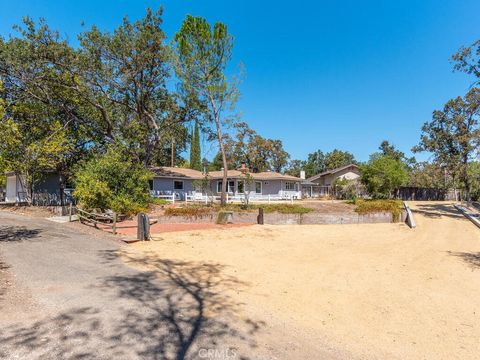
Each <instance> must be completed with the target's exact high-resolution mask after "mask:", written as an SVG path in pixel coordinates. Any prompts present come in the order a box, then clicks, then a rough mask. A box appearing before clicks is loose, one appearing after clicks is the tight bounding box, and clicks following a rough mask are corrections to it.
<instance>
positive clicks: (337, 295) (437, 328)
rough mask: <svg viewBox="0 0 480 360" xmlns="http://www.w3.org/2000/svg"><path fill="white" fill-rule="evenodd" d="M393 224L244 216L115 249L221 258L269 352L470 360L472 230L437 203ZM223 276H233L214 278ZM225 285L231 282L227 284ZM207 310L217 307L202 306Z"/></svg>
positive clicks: (142, 263) (477, 329)
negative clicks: (257, 220) (259, 221)
mask: <svg viewBox="0 0 480 360" xmlns="http://www.w3.org/2000/svg"><path fill="white" fill-rule="evenodd" d="M410 205H411V207H412V209H413V210H414V214H415V219H416V222H417V225H418V226H417V228H416V229H409V228H408V227H407V226H406V225H404V224H362V225H282V226H278V225H277V226H259V225H254V226H249V227H242V228H228V229H222V230H221V229H214V230H203V231H190V232H179V233H166V234H162V237H161V239H160V241H154V242H143V243H137V244H135V245H132V246H130V247H128V249H127V250H125V253H124V254H123V256H124V260H125V262H126V263H127V264H129V265H130V266H132V267H135V268H142V269H143V270H145V269H148V270H152V271H155V268H152V267H151V266H150V264H151V261H149V259H150V260H151V259H170V260H173V261H185V262H188V261H194V262H200V263H204V264H205V267H206V268H208V266H210V265H212V264H214V265H216V266H217V268H218V266H221V269H222V270H221V272H219V273H216V274H215V276H216V277H217V278H218V279H219V283H220V284H222V286H223V289H222V291H223V294H225V295H228V297H229V298H231V299H233V300H235V302H236V303H238V304H242V305H241V306H239V307H238V308H237V309H236V310H235V314H234V315H235V316H236V317H237V318H238V319H242V318H249V319H256V320H257V321H258V323H259V324H263V325H262V326H261V328H260V329H258V331H257V332H256V335H255V336H256V341H257V343H259V344H262V346H264V347H265V348H268V349H269V353H270V354H274V355H275V358H278V359H290V358H296V359H307V358H309V359H312V358H322V359H323V358H333V359H344V358H354V359H355V358H361V359H363V358H368V359H386V358H389V359H477V358H478V356H479V354H480V342H479V339H480V230H479V229H478V228H476V227H475V226H474V225H473V224H472V223H470V222H469V221H468V220H466V219H465V218H463V216H461V215H460V214H459V213H458V212H457V211H456V210H455V209H454V208H453V206H452V205H451V204H449V203H440V202H438V203H432V202H429V203H413V202H412V203H410ZM224 278H225V279H226V278H228V279H232V278H235V279H236V281H235V282H231V281H222V279H224ZM232 284H234V285H232ZM206 307H207V309H206V315H205V316H210V317H215V316H219V312H221V309H218V308H216V309H214V308H211V309H209V308H208V304H206Z"/></svg>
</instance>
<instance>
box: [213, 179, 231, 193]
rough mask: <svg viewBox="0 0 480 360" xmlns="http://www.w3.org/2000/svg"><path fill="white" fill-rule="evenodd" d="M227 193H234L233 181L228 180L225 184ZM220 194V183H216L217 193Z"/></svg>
mask: <svg viewBox="0 0 480 360" xmlns="http://www.w3.org/2000/svg"><path fill="white" fill-rule="evenodd" d="M227 184H228V186H227V192H228V193H230V194H233V193H234V192H235V181H233V180H229V181H228V182H227ZM221 192H222V181H219V182H217V193H221Z"/></svg>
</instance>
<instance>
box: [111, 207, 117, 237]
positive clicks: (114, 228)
mask: <svg viewBox="0 0 480 360" xmlns="http://www.w3.org/2000/svg"><path fill="white" fill-rule="evenodd" d="M112 232H113V235H117V213H116V212H114V213H113V225H112Z"/></svg>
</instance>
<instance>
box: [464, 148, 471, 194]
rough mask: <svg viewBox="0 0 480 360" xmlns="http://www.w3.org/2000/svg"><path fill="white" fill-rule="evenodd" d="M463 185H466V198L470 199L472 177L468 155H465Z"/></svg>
mask: <svg viewBox="0 0 480 360" xmlns="http://www.w3.org/2000/svg"><path fill="white" fill-rule="evenodd" d="M462 177H463V179H462V180H463V185H464V186H465V200H466V201H470V179H469V178H468V157H467V156H464V157H463V169H462Z"/></svg>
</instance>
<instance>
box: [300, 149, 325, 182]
mask: <svg viewBox="0 0 480 360" xmlns="http://www.w3.org/2000/svg"><path fill="white" fill-rule="evenodd" d="M304 170H305V175H306V177H307V178H309V177H312V176H314V175H317V174H320V173H322V172H324V171H325V170H326V166H325V154H324V153H323V152H322V150H317V151H315V152H313V153H310V154H308V157H307V161H305V163H304Z"/></svg>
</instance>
